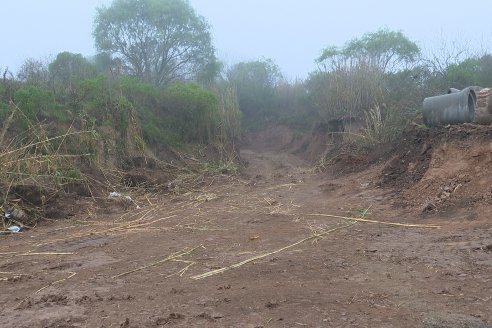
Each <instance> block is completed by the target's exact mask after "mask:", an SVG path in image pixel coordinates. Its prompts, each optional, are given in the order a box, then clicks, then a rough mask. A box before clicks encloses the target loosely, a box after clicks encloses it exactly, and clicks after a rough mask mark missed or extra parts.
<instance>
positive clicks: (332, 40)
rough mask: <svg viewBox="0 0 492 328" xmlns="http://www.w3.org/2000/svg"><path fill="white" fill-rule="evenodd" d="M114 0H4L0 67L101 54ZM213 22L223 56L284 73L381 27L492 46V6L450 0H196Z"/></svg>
mask: <svg viewBox="0 0 492 328" xmlns="http://www.w3.org/2000/svg"><path fill="white" fill-rule="evenodd" d="M110 3H111V1H110V0H73V1H67V0H43V1H38V0H3V1H2V19H1V20H0V29H1V31H2V36H3V37H2V46H1V51H0V67H2V68H5V67H9V69H10V70H11V71H14V72H15V71H16V70H17V69H18V68H19V67H20V65H21V64H22V63H23V61H24V60H25V59H26V58H29V57H31V58H36V59H43V58H48V59H49V58H52V57H53V56H56V54H57V53H59V52H62V51H70V52H73V53H82V54H83V55H85V56H90V55H93V54H95V52H96V50H95V49H94V42H93V39H92V35H91V31H92V22H93V18H94V15H95V10H96V7H98V6H101V5H109V4H110ZM190 3H191V5H192V6H193V7H194V8H195V9H196V11H197V12H198V13H199V14H201V15H202V16H204V17H205V18H206V19H207V20H208V22H209V23H210V25H211V30H212V34H213V38H214V45H215V47H216V48H217V55H218V57H219V58H220V59H221V60H222V61H224V62H225V64H226V65H231V64H234V63H236V62H239V61H243V60H253V59H258V58H271V59H273V60H274V61H275V62H276V63H277V64H278V65H279V66H280V68H281V69H282V71H283V72H284V74H285V76H286V77H288V78H290V79H294V78H297V77H299V78H304V77H306V76H307V74H308V73H309V72H310V71H312V70H314V69H315V68H316V66H315V64H314V59H315V58H316V57H317V56H319V54H320V52H321V50H322V49H323V48H324V47H326V46H328V45H343V44H344V43H345V42H346V41H348V40H350V39H352V38H354V37H359V36H361V35H362V34H363V33H365V32H373V31H375V30H377V29H379V28H385V27H387V28H389V29H391V30H401V31H403V32H404V33H405V34H406V35H407V36H408V37H409V38H410V39H411V40H413V41H416V42H417V43H418V44H419V45H420V46H421V47H422V48H423V49H424V53H425V52H429V51H435V50H436V49H439V48H440V47H442V45H443V44H444V43H446V45H447V46H450V45H451V44H452V43H453V42H458V43H459V44H460V47H462V48H466V49H468V50H470V51H473V52H475V51H477V52H479V51H482V50H490V49H491V48H492V47H491V44H492V43H491V40H492V26H491V25H490V24H488V21H489V17H488V16H489V14H488V11H486V10H480V8H479V7H478V6H477V7H476V9H474V8H473V7H469V8H467V9H466V10H464V7H463V6H461V5H454V4H450V2H449V1H432V2H431V1H420V0H419V1H411V2H410V1H407V2H397V1H389V0H384V1H365V0H364V1H325V0H305V1H286V0H283V1H280V0H268V1H265V0H248V1H244V0H191V1H190Z"/></svg>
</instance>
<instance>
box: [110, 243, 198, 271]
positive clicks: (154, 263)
mask: <svg viewBox="0 0 492 328" xmlns="http://www.w3.org/2000/svg"><path fill="white" fill-rule="evenodd" d="M200 247H202V245H200V246H197V247H195V248H192V249H190V250H188V251H181V252H177V253H174V254H171V255H169V256H168V257H166V258H164V259H162V260H159V261H157V262H153V263H150V264H147V265H144V266H141V267H138V268H136V269H133V270H130V271H127V272H123V273H120V274H117V275H115V276H112V277H111V278H112V279H116V278H120V277H123V276H126V275H129V274H131V273H135V272H137V271H141V270H144V269H147V268H150V267H153V266H155V265H157V264H161V263H164V262H168V261H171V260H174V259H176V258H178V257H182V256H185V255H188V254H190V253H192V252H193V251H195V250H196V249H198V248H200Z"/></svg>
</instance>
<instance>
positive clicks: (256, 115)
mask: <svg viewBox="0 0 492 328" xmlns="http://www.w3.org/2000/svg"><path fill="white" fill-rule="evenodd" d="M226 75H227V79H228V80H229V81H230V82H231V83H232V84H233V85H234V86H235V87H236V88H237V96H238V99H239V108H240V109H241V111H242V112H243V113H244V118H245V120H246V121H251V122H250V123H252V122H253V121H256V120H257V119H263V120H265V119H266V120H268V117H267V116H269V114H271V113H269V112H270V111H271V109H272V106H273V101H274V96H275V87H276V86H277V85H278V83H279V82H280V81H281V79H282V74H281V72H280V69H279V67H278V66H277V65H276V64H275V63H274V62H273V61H272V60H271V59H266V60H255V61H248V62H241V63H238V64H236V65H234V66H232V67H231V68H230V69H229V71H228V72H227V74H226ZM246 123H247V124H246V125H248V122H246Z"/></svg>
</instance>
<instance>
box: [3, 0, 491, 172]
mask: <svg viewBox="0 0 492 328" xmlns="http://www.w3.org/2000/svg"><path fill="white" fill-rule="evenodd" d="M94 22H95V24H94V32H93V35H94V39H95V44H96V46H97V49H98V50H99V51H100V53H99V54H97V55H96V56H94V57H91V58H85V57H83V56H82V55H80V54H75V53H71V52H68V51H67V52H62V53H60V54H58V55H57V56H56V58H54V60H52V61H51V62H42V61H39V60H36V59H27V60H26V61H25V63H24V64H23V65H22V67H21V68H20V70H19V72H18V73H17V75H16V76H14V75H13V74H12V73H11V72H10V71H8V70H3V71H2V72H3V76H2V78H1V80H0V120H1V122H2V123H3V124H2V126H0V129H1V130H0V147H2V149H1V150H2V154H1V156H2V158H1V160H2V161H3V162H4V165H3V167H2V172H0V174H2V175H3V177H2V180H3V181H9V179H12V173H14V174H17V175H16V179H19V178H18V177H19V174H21V172H22V174H26V172H28V175H29V176H34V175H36V174H37V175H41V174H47V175H53V174H55V173H56V175H57V176H61V177H66V176H77V174H75V173H74V172H73V171H74V166H73V163H74V162H75V163H79V164H88V165H91V164H93V163H96V162H97V163H100V164H102V163H110V162H112V163H113V164H114V165H117V164H118V163H121V161H119V160H118V159H121V158H127V157H128V156H133V155H138V154H140V155H149V154H151V153H152V152H153V151H154V152H155V151H158V150H159V149H162V148H165V147H174V148H176V147H178V148H179V147H183V146H184V145H189V144H203V145H214V146H215V147H217V149H220V150H222V151H228V150H229V151H230V150H231V149H234V143H235V142H236V141H237V140H238V139H239V138H240V134H241V131H245V130H252V129H260V128H263V127H266V126H268V125H269V124H286V125H289V126H290V127H291V128H293V129H296V130H300V131H310V130H312V129H319V128H320V126H321V127H323V129H324V131H328V132H330V131H332V132H337V133H338V132H342V133H348V134H353V135H357V137H356V138H355V142H358V143H360V144H362V145H363V146H364V147H373V146H374V145H377V144H379V143H382V142H390V141H392V140H394V139H396V138H398V137H399V134H400V133H401V131H403V129H404V127H405V125H406V124H407V123H408V122H409V120H411V119H413V118H414V117H415V115H416V114H417V113H418V111H419V108H420V105H421V101H422V99H423V97H425V96H428V95H432V94H436V93H441V92H444V91H445V90H446V89H447V88H448V87H455V88H462V87H465V86H468V85H481V86H492V74H491V72H492V55H490V54H483V55H480V56H473V55H469V56H463V55H461V56H460V55H456V56H454V55H453V54H434V55H433V57H432V58H425V57H424V56H423V55H422V53H421V50H420V49H419V47H418V46H417V44H416V43H415V42H414V41H412V40H409V39H408V38H407V37H406V36H405V35H404V34H402V33H401V32H395V31H390V30H386V29H383V30H379V31H376V32H373V33H367V34H365V35H363V36H361V37H360V38H355V39H353V40H349V41H348V42H347V43H346V44H345V45H343V46H342V47H334V46H330V47H327V48H325V49H324V50H323V51H322V54H321V55H320V57H319V58H315V59H313V60H315V61H316V63H317V64H318V69H317V70H316V71H314V72H311V73H310V75H309V77H308V78H307V79H306V80H305V81H301V80H296V81H288V80H286V79H285V78H284V77H283V75H282V72H281V69H280V68H279V67H278V66H277V65H276V64H275V63H274V62H273V61H272V60H270V59H259V60H253V61H247V62H240V63H237V64H235V65H233V66H231V67H229V68H224V67H223V66H222V65H221V64H220V63H219V62H218V61H217V59H216V57H215V51H214V48H213V45H212V41H211V35H210V31H209V25H208V24H207V22H206V20H205V18H203V17H201V16H200V15H198V14H197V13H196V12H195V11H194V9H193V8H191V6H190V5H189V3H188V2H186V1H183V0H165V1H154V0H115V1H114V2H113V4H112V5H111V6H109V7H102V8H99V9H98V10H97V13H96V15H95V21H94ZM334 122H335V123H336V124H334ZM352 122H357V123H358V126H359V128H358V131H357V133H352V132H353V131H350V128H349V126H350V124H351V123H352ZM241 125H242V128H241ZM340 126H341V128H340ZM331 129H333V130H331ZM353 141H354V140H351V142H353ZM53 154H55V155H56V156H52V155H53ZM7 155H8V156H7ZM7 157H9V158H12V160H9V161H6V158H7ZM74 158H75V159H74ZM224 158H225V157H224ZM227 158H228V160H230V158H231V157H227ZM28 159H35V163H33V162H32V161H31V162H29V163H28V162H27V160H28ZM55 159H56V160H55ZM55 162H56V163H55ZM5 163H10V164H9V165H7V164H5ZM60 168H62V169H60ZM9 174H10V175H9Z"/></svg>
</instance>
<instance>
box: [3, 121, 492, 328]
mask: <svg viewBox="0 0 492 328" xmlns="http://www.w3.org/2000/svg"><path fill="white" fill-rule="evenodd" d="M458 132H459V131H458ZM423 133H424V134H426V135H424V136H422V135H421V136H420V137H419V135H418V134H415V135H413V136H411V137H409V138H410V139H411V138H415V139H411V140H410V141H408V144H407V146H405V147H410V148H411V149H410V148H409V150H408V151H402V150H401V149H400V151H399V152H395V155H394V156H392V157H390V158H388V160H382V161H380V162H374V163H372V164H371V165H367V167H360V168H359V169H358V170H355V173H349V174H339V171H338V170H336V169H327V170H326V171H324V172H321V173H320V172H317V171H316V170H314V169H313V167H312V164H309V163H307V162H305V161H304V160H302V159H301V158H299V157H297V156H295V155H293V154H291V153H289V152H287V151H285V149H284V150H283V151H279V149H278V147H277V148H275V147H265V146H264V145H255V144H254V143H253V144H250V145H249V146H247V147H246V148H244V149H243V150H242V152H241V155H242V157H243V158H244V159H245V160H246V161H247V162H248V163H249V165H248V166H247V168H246V169H245V170H244V172H243V173H242V174H241V175H239V176H226V175H222V176H210V177H208V178H206V179H205V180H204V181H203V182H202V183H200V184H198V185H196V186H195V188H194V190H193V191H191V192H188V193H181V194H167V195H160V194H149V195H141V196H140V197H138V198H137V202H138V205H139V206H140V207H141V208H140V209H136V208H130V209H129V210H128V211H126V212H125V213H122V214H118V215H116V214H106V213H105V212H104V211H98V210H94V209H92V208H87V210H86V211H85V213H84V214H80V215H77V216H76V217H74V218H71V219H70V220H58V221H51V222H44V223H43V224H42V225H39V226H38V227H37V228H36V229H34V230H30V231H26V232H24V233H22V234H15V235H8V236H1V237H0V290H1V293H0V313H1V316H0V326H2V327H160V326H169V327H251V328H253V327H453V328H454V327H477V328H478V327H492V220H491V218H490V215H491V214H492V211H491V207H490V204H489V203H490V202H491V199H492V189H491V187H490V186H491V184H490V182H491V181H490V179H491V178H489V174H490V173H489V172H490V169H488V167H489V166H490V165H491V164H492V140H490V138H489V137H488V134H487V133H486V132H484V131H482V130H480V131H478V132H476V131H475V132H473V131H472V132H470V133H471V135H479V136H480V137H479V138H478V137H477V138H475V139H473V140H474V142H473V143H469V141H467V140H468V138H456V139H453V138H451V139H450V138H448V139H446V138H441V139H440V140H441V143H437V142H436V143H432V142H433V141H432V140H433V139H430V142H431V143H428V142H426V140H427V139H425V137H426V136H427V137H429V138H430V136H429V132H423ZM442 133H444V134H446V133H451V134H453V135H460V134H459V133H453V131H449V130H447V131H445V130H443V131H442ZM434 137H435V136H434ZM419 138H420V139H419ZM434 141H435V140H434ZM415 147H417V149H416V150H415V149H414V148H415ZM347 165H348V164H347ZM316 214H328V215H338V216H343V217H356V218H360V217H363V218H364V219H371V220H376V221H385V222H392V223H401V224H405V225H411V224H415V225H425V226H424V227H422V226H417V227H414V226H401V225H400V226H398V225H388V224H384V223H371V222H361V221H351V220H347V219H341V218H334V217H327V216H319V215H316ZM434 226H439V228H435V227H434ZM335 229H336V230H335ZM231 266H232V267H231ZM221 268H229V269H228V270H224V271H223V272H217V271H214V270H218V269H221ZM208 272H211V273H212V275H210V276H206V275H205V276H204V275H203V274H205V273H208ZM214 273H215V274H214ZM200 278H201V279H200Z"/></svg>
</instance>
